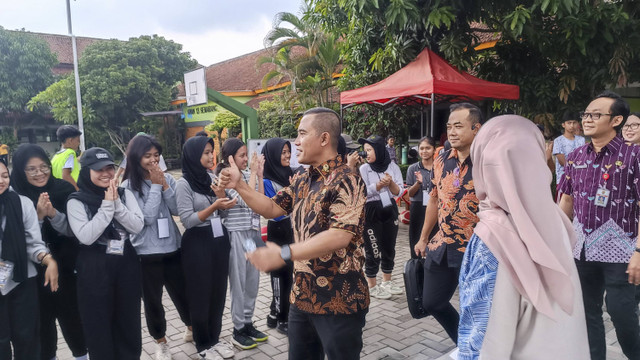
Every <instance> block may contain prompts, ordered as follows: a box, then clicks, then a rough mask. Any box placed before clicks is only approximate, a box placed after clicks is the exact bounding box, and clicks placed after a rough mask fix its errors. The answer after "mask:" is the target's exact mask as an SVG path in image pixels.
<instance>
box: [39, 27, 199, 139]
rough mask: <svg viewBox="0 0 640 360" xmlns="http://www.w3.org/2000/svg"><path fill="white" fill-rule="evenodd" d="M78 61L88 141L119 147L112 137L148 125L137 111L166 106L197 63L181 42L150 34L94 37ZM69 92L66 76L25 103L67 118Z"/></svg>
mask: <svg viewBox="0 0 640 360" xmlns="http://www.w3.org/2000/svg"><path fill="white" fill-rule="evenodd" d="M78 65H79V66H78V71H79V74H80V88H81V90H82V102H83V111H84V113H83V117H85V124H86V125H85V128H86V129H87V137H88V143H92V144H101V145H103V146H104V145H105V144H108V143H109V141H111V143H114V144H115V145H116V146H117V145H120V146H119V147H121V144H118V143H121V141H122V140H121V138H122V137H123V135H125V134H126V133H127V132H137V131H149V130H152V129H149V128H148V126H146V125H145V122H144V120H143V119H142V116H141V115H140V113H141V112H149V111H163V110H169V108H170V104H169V102H170V101H171V100H172V99H173V98H174V97H175V95H176V94H177V89H176V85H177V84H178V83H179V82H180V81H181V80H182V77H183V73H184V71H186V70H188V69H191V68H193V67H195V66H196V65H197V63H196V61H195V60H193V59H192V58H191V55H190V54H189V53H186V52H182V45H180V44H178V43H175V42H173V41H171V40H167V39H165V38H164V37H162V36H157V35H153V36H141V37H138V38H131V39H129V40H128V41H119V40H106V41H100V42H96V43H94V44H92V45H90V46H89V47H87V49H86V50H85V52H84V53H83V56H82V58H81V59H80V61H79V64H78ZM74 92H75V85H74V82H73V77H72V76H67V77H65V78H63V79H61V80H60V81H59V82H57V83H55V84H53V85H51V86H50V87H49V88H47V89H46V90H45V91H43V92H41V93H40V94H38V95H37V96H35V97H34V98H33V99H32V100H31V101H30V102H29V106H30V107H31V109H37V108H41V109H42V108H44V109H47V110H50V111H51V112H52V114H53V116H54V118H55V119H56V120H59V121H62V122H65V123H73V122H76V121H77V119H76V117H77V115H76V112H75V110H74V109H75V94H74ZM147 121H148V120H147ZM156 130H157V129H156Z"/></svg>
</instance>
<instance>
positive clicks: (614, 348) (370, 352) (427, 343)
mask: <svg viewBox="0 0 640 360" xmlns="http://www.w3.org/2000/svg"><path fill="white" fill-rule="evenodd" d="M178 223H179V221H178ZM408 234H409V227H408V226H407V225H402V224H401V225H400V231H399V232H398V240H397V244H396V269H395V271H394V273H393V277H392V278H393V279H394V280H396V282H397V283H398V285H403V282H402V270H403V265H404V263H405V262H406V261H407V260H408V259H409V256H410V255H409V245H408V243H409V240H408V238H409V235H408ZM380 276H381V275H380ZM379 280H380V279H379ZM270 302H271V286H270V284H269V276H268V275H266V274H261V276H260V290H259V293H258V299H257V301H256V310H255V315H254V321H255V324H256V327H257V328H258V329H259V330H261V331H265V332H266V333H268V334H269V340H268V341H267V342H265V343H262V344H260V345H258V347H257V348H255V349H252V350H247V351H238V352H236V355H235V358H236V359H255V360H268V359H274V360H284V359H287V346H288V341H287V338H286V337H285V336H284V335H281V334H280V333H278V332H277V331H275V329H269V328H267V326H266V322H265V319H266V316H267V314H268V313H269V305H270ZM164 304H165V310H166V313H167V315H166V317H167V337H168V339H169V344H170V346H171V351H172V353H173V359H175V360H186V359H196V358H197V357H196V349H195V347H194V346H193V344H192V343H184V342H183V341H182V334H183V332H184V329H185V326H184V324H182V322H181V321H180V318H179V317H178V313H177V312H176V310H175V307H174V306H173V303H172V302H171V300H170V299H169V297H168V295H167V294H166V291H165V295H164ZM453 304H454V306H455V307H456V308H457V307H458V295H457V293H456V294H455V295H454V299H453ZM230 306H231V301H230V298H229V294H228V293H227V302H226V308H225V314H224V318H223V320H222V335H221V336H222V337H223V338H225V339H227V341H229V342H231V341H230V337H231V333H232V331H233V324H232V323H231V317H230V314H231V311H230ZM141 313H142V315H141V316H142V318H143V319H142V324H143V329H142V347H143V354H142V357H141V359H153V355H154V344H153V339H152V338H151V336H149V333H148V332H147V327H146V324H145V321H144V311H143V310H142V311H141ZM605 319H606V322H605V329H606V331H607V346H608V349H607V353H608V356H607V359H608V360H621V359H625V357H624V356H623V355H622V353H621V350H620V347H619V346H618V343H617V340H616V338H615V331H614V330H613V326H612V324H611V321H609V317H608V315H607V314H605ZM58 334H60V331H58ZM363 338H364V347H363V350H362V359H363V360H377V359H388V360H396V359H412V360H413V359H415V360H423V359H442V360H444V359H448V358H449V357H448V356H445V354H447V353H448V352H449V351H451V350H452V349H453V348H454V344H453V342H452V341H451V340H449V338H448V337H447V334H446V333H445V332H444V330H443V329H442V327H441V326H440V325H439V324H438V323H437V322H436V321H435V319H434V318H433V317H431V316H429V317H427V318H424V319H420V320H416V319H413V318H412V317H411V315H410V314H409V310H408V309H407V305H406V298H405V295H398V296H394V297H393V298H391V299H390V300H377V299H371V307H370V310H369V313H368V314H367V323H366V325H365V328H364V334H363ZM58 349H59V351H58V358H59V359H60V360H73V357H72V356H71V353H70V352H69V349H68V347H67V345H66V344H65V343H64V339H62V338H61V339H60V341H59V344H58Z"/></svg>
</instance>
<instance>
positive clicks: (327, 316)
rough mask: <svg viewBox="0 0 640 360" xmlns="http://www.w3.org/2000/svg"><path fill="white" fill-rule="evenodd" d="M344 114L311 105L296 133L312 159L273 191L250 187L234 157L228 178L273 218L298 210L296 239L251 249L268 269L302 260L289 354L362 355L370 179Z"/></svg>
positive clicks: (297, 265)
mask: <svg viewBox="0 0 640 360" xmlns="http://www.w3.org/2000/svg"><path fill="white" fill-rule="evenodd" d="M339 137H340V118H339V116H338V114H336V113H335V112H334V111H332V110H330V109H325V108H314V109H311V110H308V111H307V112H305V113H304V115H303V117H302V120H301V122H300V126H299V127H298V137H297V138H296V140H295V145H296V149H297V154H296V156H297V158H298V162H300V163H302V164H308V165H310V167H309V169H307V171H306V172H304V173H302V174H301V175H299V176H298V177H297V178H296V179H295V180H293V182H292V183H291V185H290V186H288V187H285V188H283V189H282V190H280V191H279V192H278V193H277V194H276V196H274V197H273V198H272V199H269V198H268V197H266V196H264V195H262V194H258V193H257V192H255V191H254V190H253V189H250V188H249V186H248V185H246V183H244V182H243V181H238V180H239V179H240V173H239V171H238V169H237V167H236V166H235V164H233V160H232V158H230V159H229V160H230V163H231V164H232V166H231V167H230V168H227V169H225V170H223V172H222V173H221V175H220V185H224V186H225V187H227V188H235V189H236V190H237V191H238V193H239V194H240V196H241V197H242V198H243V200H244V201H245V202H246V203H247V204H248V205H249V206H250V207H251V208H252V209H253V210H254V211H256V212H257V213H259V214H261V215H262V216H264V217H266V218H275V217H278V216H282V215H285V214H287V215H290V216H291V221H292V224H293V231H294V239H295V242H294V244H292V245H291V246H287V245H284V246H283V247H280V246H278V245H275V244H273V243H267V246H266V247H261V248H258V249H257V250H255V251H254V252H252V253H250V254H247V256H248V259H249V260H250V261H251V263H253V264H254V266H255V267H256V268H258V269H259V270H262V271H270V270H274V269H277V268H279V267H281V266H283V265H284V264H285V261H293V262H294V284H293V287H292V290H291V297H290V299H291V308H290V310H289V359H319V360H320V359H324V356H325V354H326V355H327V357H328V358H329V359H330V360H333V359H359V358H360V351H361V349H362V328H363V327H364V323H365V315H366V313H367V310H368V308H369V291H368V286H367V283H366V281H365V278H364V274H363V271H362V265H363V263H364V252H363V247H362V244H363V240H362V236H361V234H362V230H363V225H364V203H365V201H366V186H365V184H364V182H363V181H362V178H361V177H360V176H359V175H358V174H357V173H355V172H353V171H351V170H350V169H349V167H348V166H347V164H345V163H344V162H343V161H342V158H341V157H339V156H338V153H337V146H338V138H339Z"/></svg>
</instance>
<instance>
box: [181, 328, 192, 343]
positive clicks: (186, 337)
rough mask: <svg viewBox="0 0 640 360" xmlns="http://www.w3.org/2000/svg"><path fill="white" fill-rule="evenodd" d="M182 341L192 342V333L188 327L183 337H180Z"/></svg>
mask: <svg viewBox="0 0 640 360" xmlns="http://www.w3.org/2000/svg"><path fill="white" fill-rule="evenodd" d="M182 340H184V342H193V331H191V330H190V329H189V327H188V326H187V329H186V330H185V331H184V335H182Z"/></svg>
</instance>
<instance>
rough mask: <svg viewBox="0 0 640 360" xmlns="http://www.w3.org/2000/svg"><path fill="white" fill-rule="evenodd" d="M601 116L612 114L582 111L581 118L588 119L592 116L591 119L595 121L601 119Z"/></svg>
mask: <svg viewBox="0 0 640 360" xmlns="http://www.w3.org/2000/svg"><path fill="white" fill-rule="evenodd" d="M601 116H611V114H601V113H589V112H584V111H583V112H581V113H580V118H581V119H582V120H587V119H588V118H591V120H593V121H598V120H600V117H601Z"/></svg>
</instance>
